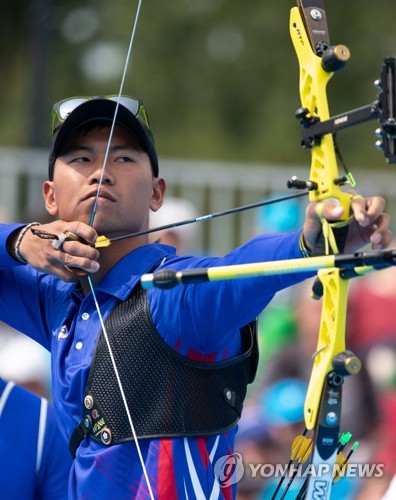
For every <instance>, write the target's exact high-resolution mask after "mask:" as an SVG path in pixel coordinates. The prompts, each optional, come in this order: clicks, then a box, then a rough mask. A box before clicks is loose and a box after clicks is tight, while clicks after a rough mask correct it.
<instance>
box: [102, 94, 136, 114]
mask: <svg viewBox="0 0 396 500" xmlns="http://www.w3.org/2000/svg"><path fill="white" fill-rule="evenodd" d="M107 99H109V100H110V101H114V102H117V101H119V102H120V104H121V106H124V107H125V108H127V110H128V111H130V112H131V113H132V114H133V115H134V116H136V115H137V114H138V111H139V102H138V101H137V99H133V98H132V97H126V96H121V97H120V98H119V99H118V96H111V97H107Z"/></svg>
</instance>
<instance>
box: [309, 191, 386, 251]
mask: <svg viewBox="0 0 396 500" xmlns="http://www.w3.org/2000/svg"><path fill="white" fill-rule="evenodd" d="M384 209H385V200H384V199H383V198H381V197H379V196H373V197H370V198H362V197H361V196H354V197H353V198H352V203H351V213H352V214H353V216H354V220H353V221H352V222H351V223H350V225H349V229H348V237H347V241H346V245H345V250H344V251H345V252H346V253H349V252H355V251H356V250H358V249H359V248H361V247H362V246H364V245H366V244H368V243H371V248H372V249H373V250H382V249H385V248H386V247H387V246H388V245H389V244H390V242H391V240H392V232H391V231H390V229H389V226H390V216H389V215H388V214H386V213H384ZM319 211H321V213H322V217H324V218H325V219H327V220H328V221H329V222H332V221H337V220H339V219H340V217H341V216H342V215H343V213H344V209H343V208H342V207H341V206H339V205H337V203H336V202H335V201H333V200H329V201H327V202H325V203H310V204H309V205H308V207H307V210H306V219H305V224H304V228H303V235H304V240H305V244H306V246H307V248H308V250H310V251H312V250H313V248H314V246H315V242H316V241H317V238H318V236H319V234H320V231H321V229H322V224H321V219H320V216H319V213H320V212H319Z"/></svg>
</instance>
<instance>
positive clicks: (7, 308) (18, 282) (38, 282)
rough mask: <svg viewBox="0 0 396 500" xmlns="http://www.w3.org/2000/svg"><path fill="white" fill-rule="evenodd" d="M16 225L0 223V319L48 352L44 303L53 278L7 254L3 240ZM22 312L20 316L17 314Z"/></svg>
mask: <svg viewBox="0 0 396 500" xmlns="http://www.w3.org/2000/svg"><path fill="white" fill-rule="evenodd" d="M18 227H21V225H20V224H0V320H1V321H4V322H5V323H7V324H8V325H9V326H11V327H12V328H15V329H16V330H19V331H21V332H22V333H24V334H26V335H28V336H29V337H31V338H33V339H34V340H36V341H37V342H39V343H40V344H41V345H42V346H44V347H45V348H46V349H48V350H49V349H50V342H51V338H50V337H51V335H50V334H49V329H48V326H47V315H48V310H50V308H48V307H47V306H48V302H49V303H50V302H51V295H49V294H47V293H46V289H47V288H48V289H49V288H51V283H52V282H53V279H54V278H53V277H52V276H49V275H45V274H43V273H39V272H38V271H36V270H35V269H33V268H32V267H30V266H29V265H24V264H21V263H20V262H18V261H16V260H15V259H13V258H12V257H11V256H10V255H9V254H8V252H7V247H6V244H7V238H8V237H9V236H10V235H11V233H12V232H13V231H15V229H17V228H18ZM21 311H23V314H21V313H20V312H21Z"/></svg>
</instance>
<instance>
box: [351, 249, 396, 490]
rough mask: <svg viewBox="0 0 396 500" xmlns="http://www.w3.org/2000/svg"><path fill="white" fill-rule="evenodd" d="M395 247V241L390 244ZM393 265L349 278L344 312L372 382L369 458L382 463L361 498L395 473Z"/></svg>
mask: <svg viewBox="0 0 396 500" xmlns="http://www.w3.org/2000/svg"><path fill="white" fill-rule="evenodd" d="M392 247H393V248H396V244H395V243H394V244H393V245H392ZM395 311H396V268H394V267H392V268H390V269H386V270H383V271H379V272H374V273H371V274H368V275H366V276H364V277H362V278H359V279H356V280H352V283H351V291H350V300H349V309H348V315H347V321H348V323H347V332H348V345H349V346H350V347H351V349H352V350H353V351H354V352H355V353H356V354H358V355H359V357H360V358H361V359H362V362H363V363H364V365H365V366H366V367H367V370H368V372H369V374H370V378H371V380H372V381H373V383H374V387H375V392H376V396H377V399H378V401H379V409H380V427H379V431H378V438H377V441H376V447H375V453H374V457H373V461H374V462H376V463H383V464H385V468H384V471H385V476H384V478H383V480H382V481H380V480H377V481H374V480H371V481H369V480H368V481H367V484H366V485H365V491H366V492H367V493H366V494H365V495H362V496H361V497H360V499H361V500H363V499H366V498H367V499H368V498H376V497H377V498H379V496H380V495H381V494H383V493H384V489H385V488H386V485H387V484H388V483H389V481H390V480H391V478H392V477H393V476H394V475H395V473H396V453H395V449H396V425H395V424H396V416H395V415H396V315H395Z"/></svg>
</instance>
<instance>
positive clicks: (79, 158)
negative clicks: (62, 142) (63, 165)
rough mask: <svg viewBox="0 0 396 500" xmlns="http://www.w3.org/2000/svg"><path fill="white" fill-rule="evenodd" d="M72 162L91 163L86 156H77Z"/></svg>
mask: <svg viewBox="0 0 396 500" xmlns="http://www.w3.org/2000/svg"><path fill="white" fill-rule="evenodd" d="M71 162H72V163H87V162H89V158H88V157H86V156H76V157H75V158H72V160H71Z"/></svg>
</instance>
